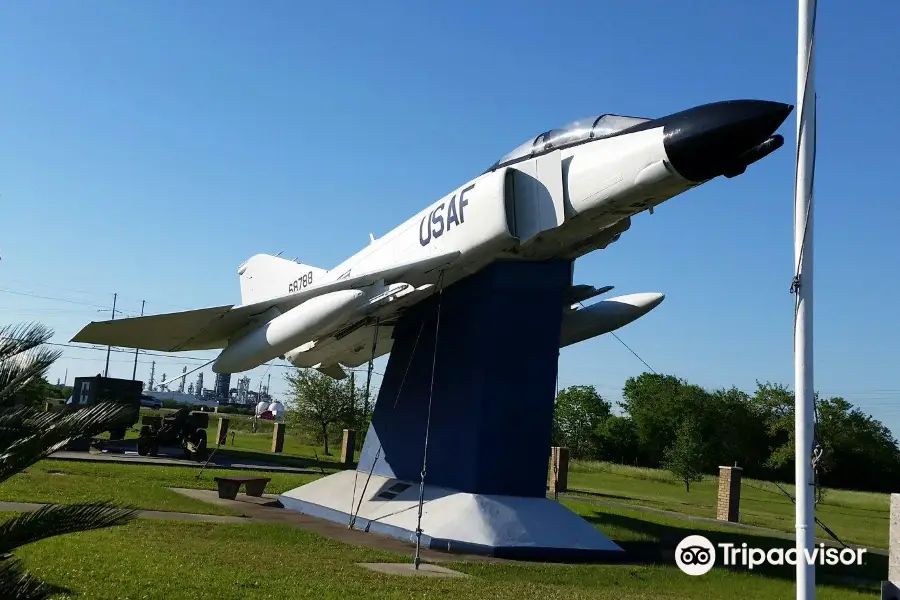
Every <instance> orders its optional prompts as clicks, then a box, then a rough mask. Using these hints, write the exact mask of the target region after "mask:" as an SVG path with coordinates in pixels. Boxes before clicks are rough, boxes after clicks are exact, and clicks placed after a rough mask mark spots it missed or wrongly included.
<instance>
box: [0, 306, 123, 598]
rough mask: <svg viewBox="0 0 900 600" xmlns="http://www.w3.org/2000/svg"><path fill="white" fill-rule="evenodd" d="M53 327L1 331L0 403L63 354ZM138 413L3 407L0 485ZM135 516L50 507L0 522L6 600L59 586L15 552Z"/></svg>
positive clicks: (98, 508) (107, 508)
mask: <svg viewBox="0 0 900 600" xmlns="http://www.w3.org/2000/svg"><path fill="white" fill-rule="evenodd" d="M52 336H53V332H52V330H50V329H48V328H47V327H44V326H43V325H40V324H36V323H29V324H23V325H17V326H6V327H3V328H2V329H0V406H2V405H7V404H8V403H9V402H10V400H12V399H14V398H15V396H16V394H17V393H18V392H19V391H21V390H22V389H23V388H24V387H25V386H26V385H28V384H29V383H31V382H32V381H34V380H35V379H36V378H39V377H44V375H45V374H46V372H47V369H49V368H50V366H51V365H52V364H53V363H54V362H55V361H56V360H57V359H58V358H59V357H60V355H61V353H60V352H59V351H57V350H50V349H47V348H46V347H45V344H46V342H47V341H49V339H50V338H51V337H52ZM133 411H134V408H133V407H132V406H129V405H126V404H118V403H112V402H105V403H102V404H96V405H94V406H90V407H86V408H83V409H80V410H74V411H66V412H58V413H53V412H42V411H40V410H36V409H34V408H31V407H20V408H3V409H0V484H2V483H3V482H4V481H6V480H7V479H9V478H10V477H12V476H13V475H15V474H16V473H18V472H20V471H22V470H23V469H25V468H27V467H29V466H31V465H33V464H34V463H36V462H37V461H39V460H41V459H42V458H45V457H47V456H49V455H50V454H52V453H53V452H55V451H57V450H59V449H60V448H62V447H63V446H65V445H66V444H67V443H68V442H69V441H70V440H72V439H76V438H81V437H85V436H94V435H98V434H99V433H101V432H103V431H108V430H109V429H111V428H113V427H116V426H121V425H122V423H123V422H126V421H127V420H128V419H129V418H133V414H134V413H133ZM134 516H135V511H134V510H132V509H129V508H125V507H119V506H115V505H113V504H111V503H107V502H101V503H95V504H67V505H47V506H45V507H43V508H40V509H39V510H37V511H34V512H31V513H25V514H22V515H19V516H17V517H14V518H12V519H9V520H6V521H5V522H3V523H2V524H0V598H10V599H17V600H39V599H44V598H47V597H49V596H50V595H51V594H52V593H54V591H55V589H54V588H53V587H52V586H50V585H47V584H46V583H44V582H42V581H40V580H39V579H37V578H36V577H34V576H33V575H31V574H29V573H27V572H26V571H25V569H24V568H23V566H22V564H21V562H20V561H19V560H18V559H17V558H16V557H15V556H14V555H13V554H12V552H13V550H15V549H16V548H18V547H20V546H23V545H25V544H29V543H31V542H35V541H38V540H41V539H45V538H48V537H53V536H56V535H61V534H65V533H73V532H76V531H88V530H92V529H100V528H104V527H111V526H114V525H121V524H124V523H127V522H128V521H130V520H131V519H133V518H134Z"/></svg>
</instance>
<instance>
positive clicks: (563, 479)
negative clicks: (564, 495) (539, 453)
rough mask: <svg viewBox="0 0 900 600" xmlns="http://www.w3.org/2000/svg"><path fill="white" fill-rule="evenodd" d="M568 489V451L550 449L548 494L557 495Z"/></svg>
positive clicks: (565, 449) (557, 448)
mask: <svg viewBox="0 0 900 600" xmlns="http://www.w3.org/2000/svg"><path fill="white" fill-rule="evenodd" d="M568 489H569V449H568V448H561V447H553V448H551V449H550V492H551V493H554V494H555V493H559V492H565V491H566V490H568Z"/></svg>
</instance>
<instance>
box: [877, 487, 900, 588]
mask: <svg viewBox="0 0 900 600" xmlns="http://www.w3.org/2000/svg"><path fill="white" fill-rule="evenodd" d="M888 549H889V552H890V556H889V558H888V580H887V581H882V582H881V600H900V587H898V586H900V494H891V531H890V535H889V537H888Z"/></svg>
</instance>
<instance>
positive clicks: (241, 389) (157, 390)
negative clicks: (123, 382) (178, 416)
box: [144, 361, 272, 407]
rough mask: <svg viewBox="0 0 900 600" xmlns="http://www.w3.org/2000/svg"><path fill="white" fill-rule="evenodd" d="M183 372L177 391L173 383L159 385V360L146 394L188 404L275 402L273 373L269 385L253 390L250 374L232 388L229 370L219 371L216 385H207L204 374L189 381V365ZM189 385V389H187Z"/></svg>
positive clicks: (152, 366) (154, 363) (152, 367)
mask: <svg viewBox="0 0 900 600" xmlns="http://www.w3.org/2000/svg"><path fill="white" fill-rule="evenodd" d="M181 372H182V373H183V375H182V376H181V378H180V379H178V380H177V382H178V385H177V387H176V388H175V389H174V390H173V389H170V385H157V384H156V361H153V362H152V363H151V364H150V377H149V378H148V379H147V382H146V383H145V384H144V393H145V394H147V395H149V396H153V397H154V398H158V399H159V400H174V401H176V402H181V403H184V404H206V405H208V406H221V405H226V404H235V405H238V406H247V407H253V406H257V405H258V404H259V403H260V402H272V396H271V395H270V394H269V386H270V385H271V382H272V375H271V374H270V375H269V376H268V378H267V380H266V383H265V385H263V384H262V382H260V384H259V385H258V386H257V389H256V390H253V389H251V386H250V378H249V377H247V376H244V377H241V378H240V379H238V380H237V387H231V375H230V374H228V373H218V374H216V378H215V382H214V383H213V386H212V388H206V387H204V386H203V373H202V372H200V373H197V379H196V381H195V382H192V383H187V367H183V368H182V370H181ZM166 377H167V374H166V373H162V377H160V381H168V379H166ZM185 384H187V388H186V389H185Z"/></svg>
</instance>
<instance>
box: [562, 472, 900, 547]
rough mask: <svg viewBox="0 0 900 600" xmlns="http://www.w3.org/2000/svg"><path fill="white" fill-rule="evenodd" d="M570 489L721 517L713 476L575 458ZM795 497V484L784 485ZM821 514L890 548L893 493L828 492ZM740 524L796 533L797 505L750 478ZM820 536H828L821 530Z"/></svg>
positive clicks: (852, 537)
mask: <svg viewBox="0 0 900 600" xmlns="http://www.w3.org/2000/svg"><path fill="white" fill-rule="evenodd" d="M568 485H569V491H570V493H575V494H577V493H581V492H584V493H585V496H589V497H593V498H597V499H601V500H609V501H613V502H621V503H624V504H635V505H640V506H649V507H652V508H659V509H663V510H671V511H675V512H679V513H683V514H687V515H694V516H699V517H708V518H715V516H716V493H717V486H718V478H716V477H707V478H704V480H703V481H702V482H700V483H693V484H691V491H690V492H686V491H685V489H684V484H682V483H680V482H677V481H675V480H674V479H673V478H672V475H671V474H670V473H668V472H667V471H663V470H657V469H641V468H636V467H627V466H621V465H615V464H610V463H597V462H583V461H572V462H571V463H570V464H569V481H568ZM782 487H783V488H784V489H785V490H786V491H787V492H788V493H790V494H791V495H793V494H794V488H793V486H789V485H782ZM816 516H817V517H818V518H819V519H820V520H821V521H822V522H823V523H825V525H826V526H828V528H829V529H831V530H832V531H833V532H834V533H835V534H836V535H837V536H838V537H839V538H841V539H842V540H843V541H845V542H847V543H854V544H860V545H863V546H866V547H871V548H887V543H888V532H889V527H890V525H889V520H890V497H889V496H888V495H887V494H875V493H869V492H851V491H846V490H827V491H826V493H825V499H824V501H823V502H821V503H819V504H818V505H817V506H816ZM740 522H741V523H745V524H748V525H757V526H760V527H767V528H770V529H775V530H778V531H785V532H791V533H793V531H794V504H793V503H792V502H791V500H790V499H789V498H787V497H786V496H785V495H784V494H783V493H782V492H781V491H780V490H779V489H778V488H777V487H776V486H775V485H774V484H772V483H769V482H765V481H757V480H752V479H745V480H743V482H742V486H741V504H740ZM816 536H818V537H828V536H827V533H826V532H825V531H824V530H822V529H821V528H817V531H816Z"/></svg>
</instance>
